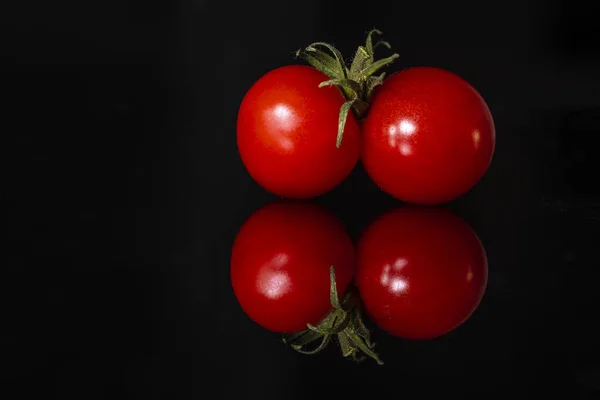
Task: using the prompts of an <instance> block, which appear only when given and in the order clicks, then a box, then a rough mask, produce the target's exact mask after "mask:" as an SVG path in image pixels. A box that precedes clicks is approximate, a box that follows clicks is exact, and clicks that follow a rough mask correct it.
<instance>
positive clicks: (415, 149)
mask: <svg viewBox="0 0 600 400" xmlns="http://www.w3.org/2000/svg"><path fill="white" fill-rule="evenodd" d="M362 133H363V151H362V163H363V165H364V168H365V170H366V171H367V173H368V175H369V176H370V177H371V179H372V180H373V181H374V182H375V183H376V184H377V185H378V186H379V187H380V188H381V189H382V190H383V191H385V192H387V193H388V194H390V195H392V196H393V197H396V198H397V199H400V200H403V201H406V202H409V203H416V204H428V205H434V204H441V203H445V202H448V201H450V200H453V199H455V198H457V197H459V196H461V195H462V194H464V193H466V192H467V191H468V190H470V189H471V188H472V187H473V186H474V185H475V184H476V183H477V182H478V181H479V180H480V179H481V178H482V177H483V175H484V174H485V172H486V171H487V169H488V167H489V165H490V163H491V160H492V156H493V153H494V148H495V142H496V133H495V126H494V121H493V118H492V114H491V112H490V110H489V108H488V106H487V104H486V102H485V101H484V99H483V98H482V97H481V95H480V94H479V93H478V92H477V91H476V90H475V89H474V88H473V87H472V86H471V85H470V84H469V83H468V82H466V81H465V80H464V79H463V78H461V77H459V76H458V75H456V74H454V73H452V72H449V71H446V70H444V69H440V68H433V67H414V68H409V69H406V70H403V71H400V72H397V73H395V74H393V75H391V76H390V77H388V78H387V79H386V80H385V81H384V82H383V84H382V85H381V86H380V87H378V89H377V91H376V93H375V94H374V96H373V100H372V103H371V107H370V109H369V113H368V115H367V117H366V119H365V120H364V124H363V127H362Z"/></svg>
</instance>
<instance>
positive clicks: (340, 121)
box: [335, 99, 356, 149]
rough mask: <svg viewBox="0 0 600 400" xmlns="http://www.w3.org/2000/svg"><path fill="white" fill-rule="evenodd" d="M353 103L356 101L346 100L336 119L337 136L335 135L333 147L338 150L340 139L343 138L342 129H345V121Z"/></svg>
mask: <svg viewBox="0 0 600 400" xmlns="http://www.w3.org/2000/svg"><path fill="white" fill-rule="evenodd" d="M355 102H356V99H354V100H348V101H347V102H345V103H344V104H342V107H341V108H340V116H339V119H338V134H337V139H336V142H335V147H337V148H338V149H339V148H340V147H341V146H342V139H343V138H344V128H345V127H346V120H347V119H348V112H349V111H350V108H352V105H353V104H354V103H355Z"/></svg>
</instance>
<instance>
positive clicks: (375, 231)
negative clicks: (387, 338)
mask: <svg viewBox="0 0 600 400" xmlns="http://www.w3.org/2000/svg"><path fill="white" fill-rule="evenodd" d="M357 251H358V255H357V258H358V261H357V271H356V282H357V286H358V289H359V292H360V295H361V297H362V300H363V303H364V307H365V310H366V312H367V314H368V315H369V316H370V318H371V319H372V320H373V322H374V323H375V324H376V325H377V326H379V327H380V328H381V329H383V330H384V331H386V332H387V333H389V334H391V335H394V336H397V337H401V338H405V339H432V338H435V337H438V336H441V335H443V334H446V333H448V332H449V331H451V330H453V329H455V328H456V327H458V326H459V325H461V324H462V323H463V322H464V321H465V320H466V319H467V318H468V317H469V316H470V315H471V314H472V313H473V311H474V310H475V309H476V308H477V306H478V305H479V303H480V301H481V299H482V297H483V294H484V292H485V288H486V285H487V276H488V267H487V258H486V254H485V250H484V248H483V246H482V245H481V242H480V241H479V239H478V238H477V236H476V234H475V233H474V232H473V230H472V229H471V228H470V227H469V226H468V225H467V223H466V222H464V221H463V220H462V219H460V218H459V217H457V216H456V215H454V214H452V213H450V212H449V211H447V210H445V209H441V208H440V209H437V208H433V209H429V208H419V207H406V208H399V209H395V210H392V211H390V212H388V213H386V214H383V215H382V216H380V217H379V218H377V219H376V220H375V221H374V222H372V223H371V225H370V226H369V227H368V228H367V229H366V230H365V232H364V233H363V235H362V237H361V238H360V240H359V243H358V249H357Z"/></svg>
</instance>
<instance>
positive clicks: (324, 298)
mask: <svg viewBox="0 0 600 400" xmlns="http://www.w3.org/2000/svg"><path fill="white" fill-rule="evenodd" d="M355 263H356V252H355V249H354V244H353V243H352V240H351V239H350V237H349V236H348V234H347V233H346V230H345V228H344V226H343V225H342V224H341V222H340V221H339V220H338V219H337V218H336V217H335V216H333V215H332V214H331V213H330V212H329V211H327V210H325V209H324V208H321V207H320V206H317V205H314V204H311V203H302V202H294V201H278V202H275V203H271V204H268V205H267V206H265V207H263V208H261V209H259V210H258V211H256V212H255V213H254V214H252V215H251V216H250V218H248V220H247V221H246V222H245V223H244V224H243V226H242V227H241V229H240V231H239V232H238V234H237V237H236V239H235V241H234V244H233V249H232V254H231V271H230V272H231V282H232V286H233V291H234V293H235V295H236V297H237V299H238V302H239V303H240V305H241V307H242V309H243V310H244V312H245V313H246V314H247V315H248V316H249V317H250V318H251V319H252V320H253V321H254V322H256V323H257V324H259V325H261V326H262V327H264V328H266V329H269V330H271V331H274V332H281V333H293V332H299V331H302V330H304V329H306V327H307V326H306V324H307V323H311V324H313V325H316V324H317V323H319V322H320V321H321V320H322V319H323V318H324V317H325V316H326V315H327V313H328V312H329V311H330V310H331V303H330V298H329V292H330V279H329V269H330V266H331V265H333V266H334V269H335V273H336V284H337V285H336V287H337V290H338V293H340V296H341V294H343V293H344V292H345V291H346V288H347V287H348V284H349V283H350V281H351V280H352V278H353V276H354V270H355Z"/></svg>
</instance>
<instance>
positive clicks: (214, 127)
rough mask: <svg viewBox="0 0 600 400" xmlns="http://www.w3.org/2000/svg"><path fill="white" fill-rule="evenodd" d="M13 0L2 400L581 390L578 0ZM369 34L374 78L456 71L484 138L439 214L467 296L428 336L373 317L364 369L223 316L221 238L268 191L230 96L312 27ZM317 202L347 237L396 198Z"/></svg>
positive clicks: (584, 288) (592, 180)
mask: <svg viewBox="0 0 600 400" xmlns="http://www.w3.org/2000/svg"><path fill="white" fill-rule="evenodd" d="M33 3H34V4H32V3H30V2H25V3H24V2H13V3H11V4H10V5H7V6H4V7H7V10H6V11H4V12H2V13H0V18H1V19H2V24H3V27H4V28H7V30H8V33H7V34H5V35H3V37H4V38H5V45H4V46H3V54H2V56H3V58H4V59H5V61H7V62H5V63H4V64H5V65H7V66H8V72H7V73H5V74H4V75H3V76H4V79H5V81H6V86H7V87H5V88H4V89H3V97H4V98H5V100H8V106H6V105H5V106H4V109H3V111H4V113H3V114H4V117H3V122H4V125H3V130H2V131H3V133H4V134H5V135H7V136H8V138H9V141H8V143H7V144H4V145H3V148H4V150H5V151H6V154H5V156H4V157H5V160H7V164H6V166H5V176H6V178H5V181H4V182H5V184H4V185H3V197H4V198H5V199H6V200H7V201H8V203H9V207H8V208H7V209H6V216H7V217H6V218H7V221H8V224H7V225H5V226H6V230H7V233H8V236H9V242H8V243H7V244H6V246H7V249H6V250H5V252H6V256H5V260H6V261H5V263H3V268H2V270H3V272H4V274H3V278H2V280H0V282H1V285H2V290H0V292H1V293H2V295H3V302H2V323H1V325H0V326H1V327H2V329H1V333H0V338H1V339H2V345H3V349H5V350H6V352H4V351H3V355H2V364H3V366H4V368H3V370H2V372H3V373H2V381H3V384H2V388H3V392H4V391H5V392H6V393H9V389H11V388H14V389H17V390H18V392H13V393H18V395H17V396H20V397H11V398H21V397H23V398H24V397H25V396H26V395H27V394H28V393H29V392H32V391H36V392H41V393H42V394H44V398H57V399H66V398H78V399H115V398H132V399H133V398H143V399H155V398H156V399H159V398H160V399H198V398H227V399H232V398H238V397H244V398H261V399H300V398H305V397H307V396H313V395H315V394H317V393H325V394H327V395H332V396H333V395H334V390H337V391H338V392H337V393H338V394H337V395H338V396H345V397H346V398H355V397H359V396H360V397H363V398H367V396H368V398H373V399H377V398H384V397H387V396H388V395H391V396H394V397H397V398H407V399H408V398H439V397H440V396H456V397H458V398H464V397H468V396H469V395H474V396H475V397H477V398H484V399H487V398H497V397H499V396H506V395H510V396H511V398H532V397H531V396H535V395H542V394H556V395H561V396H566V397H565V398H570V399H571V398H572V399H588V398H589V399H592V398H598V396H600V359H599V356H600V350H599V347H600V346H599V345H598V338H599V337H600V330H599V328H598V327H599V326H600V325H599V324H598V322H599V321H598V319H599V313H598V306H599V297H600V295H599V293H600V291H599V290H598V281H599V278H600V274H599V271H600V268H599V267H600V262H599V261H598V244H599V240H600V221H599V219H600V190H599V187H600V186H599V184H598V182H599V181H598V176H599V172H600V158H599V157H598V146H599V143H600V139H599V137H600V136H599V135H598V134H599V132H600V79H598V77H597V75H598V73H597V71H599V70H600V44H599V43H600V34H599V33H600V32H599V31H598V24H597V23H596V21H595V18H594V17H593V16H594V15H595V13H594V12H593V10H592V9H591V8H590V9H587V7H594V6H586V5H585V4H584V3H583V2H582V1H569V2H567V1H550V2H548V1H541V0H538V1H528V2H521V1H508V2H507V1H493V2H480V1H479V2H476V1H468V2H435V3H436V4H433V3H431V2H408V1H402V2H394V3H393V4H390V5H388V6H386V5H385V4H383V3H381V4H380V3H370V4H368V6H369V7H368V8H365V9H361V11H360V12H359V13H358V17H356V16H355V14H353V8H352V7H348V6H347V2H341V1H328V2H320V1H316V0H308V1H303V2H295V3H289V2H276V1H263V2H242V3H239V4H233V3H231V4H230V3H226V2H216V1H213V2H208V1H188V2H161V3H159V2H142V1H131V2H121V1H108V2H101V3H89V2H61V3H60V4H57V3H54V2H33ZM373 26H376V27H378V28H380V29H382V30H383V31H384V32H385V33H386V36H385V38H386V39H387V40H389V41H390V42H391V43H392V44H393V45H394V48H395V49H396V50H397V51H398V52H399V53H400V54H401V58H400V59H399V60H397V61H396V62H395V63H394V64H393V66H392V67H391V68H390V71H394V70H397V69H400V68H403V67H406V66H411V65H434V66H438V67H443V68H447V69H449V70H452V71H454V72H456V73H458V74H459V75H461V76H463V77H464V78H465V79H467V80H468V81H470V82H471V83H472V84H473V85H474V86H475V87H476V88H477V89H478V90H479V91H480V93H481V94H482V96H483V97H484V98H485V99H486V101H487V102H488V105H489V107H490V109H491V111H492V114H493V116H494V118H495V124H496V132H497V146H496V153H495V156H494V159H493V161H492V164H491V166H490V169H489V171H488V173H487V174H486V176H485V177H484V178H483V180H482V181H481V182H480V183H479V184H478V185H477V187H476V188H474V189H473V190H472V191H471V192H469V193H468V194H467V195H465V196H464V197H462V198H460V199H458V200H456V201H454V202H452V203H450V204H448V205H447V207H448V208H450V209H451V210H452V211H454V212H455V213H457V214H458V215H460V216H461V217H463V218H464V219H465V220H467V222H468V223H469V224H470V225H471V226H472V227H473V229H474V230H475V231H476V232H477V234H478V236H479V237H480V239H481V241H482V242H483V244H484V246H485V249H486V251H487V255H488V260H489V283H488V288H487V292H486V294H485V296H484V298H483V300H482V303H481V305H480V307H479V309H478V310H477V311H476V312H475V314H473V316H472V317H471V319H470V320H469V321H468V322H467V323H466V324H465V325H464V326H462V327H461V328H460V329H459V330H456V331H454V332H452V333H451V334H449V335H447V336H444V337H442V338H440V339H437V340H434V341H427V342H410V341H403V340H397V339H393V338H391V337H388V336H386V335H384V334H383V333H381V332H378V331H377V333H376V334H375V335H376V336H375V338H376V341H377V342H378V350H379V351H380V352H381V354H382V357H384V359H385V361H386V365H385V366H383V367H380V366H377V365H376V364H375V363H365V364H362V365H359V366H357V365H354V364H352V363H351V362H349V361H346V360H344V359H342V357H340V356H339V354H338V352H337V350H336V349H335V348H334V347H332V348H331V349H329V350H328V351H326V352H325V353H323V354H321V355H319V356H318V357H307V356H303V355H300V354H296V353H295V352H293V351H292V350H290V349H288V348H286V347H285V346H284V345H283V344H282V343H281V341H280V340H279V336H278V335H276V334H271V333H269V332H266V331H264V330H263V329H262V328H260V327H258V326H257V325H255V324H253V323H252V322H251V321H250V320H249V319H248V318H247V317H246V316H245V315H244V314H243V312H242V311H241V309H240V307H239V306H238V304H237V302H236V300H235V297H234V296H233V292H232V290H231V286H230V283H229V271H228V268H229V266H228V263H229V254H230V247H231V243H232V241H233V239H234V237H235V234H236V231H237V229H238V228H239V226H240V225H241V223H242V222H243V221H244V220H245V219H246V218H247V217H248V216H249V215H250V214H251V213H252V212H253V211H254V210H255V209H257V208H258V207H260V206H261V205H263V204H265V203H266V202H268V201H270V200H272V199H273V197H272V196H270V195H269V194H267V193H265V192H264V191H263V190H262V189H260V188H259V187H257V185H256V184H255V183H254V182H253V181H252V180H251V179H250V177H249V176H248V174H247V173H246V172H245V170H244V169H243V166H242V164H241V161H240V159H239V157H238V154H237V150H236V145H235V121H236V112H237V108H238V106H239V103H240V101H241V98H242V96H243V95H244V93H245V91H246V90H247V89H248V88H249V87H250V85H251V84H252V83H253V82H254V80H256V79H257V78H258V77H259V76H260V75H262V74H264V73H265V72H267V71H268V70H269V69H271V68H274V67H277V66H280V65H284V64H287V63H293V62H295V61H294V59H293V52H294V51H295V50H296V49H298V48H300V47H302V46H304V45H307V44H309V43H311V42H314V41H317V40H323V41H328V42H331V43H334V44H335V45H336V46H337V47H338V48H339V49H340V50H341V51H343V53H344V54H347V55H348V57H349V56H350V54H351V51H352V50H353V49H354V48H355V46H356V45H357V44H358V43H361V42H362V41H363V39H364V34H365V32H366V31H367V30H368V29H370V28H372V27H373ZM297 62H299V61H297ZM317 201H318V202H320V203H323V204H325V205H326V206H328V207H330V209H331V210H333V212H334V213H335V214H337V215H338V216H339V217H340V218H342V219H343V221H344V222H345V224H346V225H347V227H348V229H349V232H350V233H351V235H352V237H353V238H356V237H358V235H359V234H360V232H361V231H362V229H364V227H365V226H366V225H367V224H368V223H369V221H370V220H372V218H374V217H376V216H377V215H379V214H380V213H381V212H383V211H384V210H387V209H389V208H390V207H393V206H395V205H397V204H398V202H396V201H395V200H393V199H391V198H389V197H388V196H386V195H384V194H383V193H381V192H379V191H378V190H377V188H376V187H375V186H374V185H373V184H371V183H370V182H369V181H368V179H367V177H366V175H365V173H364V172H363V171H362V170H361V169H360V168H357V170H356V171H355V172H354V173H353V175H352V177H351V179H349V180H348V181H346V182H345V183H344V184H343V185H342V186H340V187H339V188H337V189H336V190H335V191H333V192H331V193H329V194H328V195H326V196H324V197H322V198H320V199H318V200H317ZM344 380H345V382H347V385H344V384H342V383H341V382H344ZM338 398H342V397H338Z"/></svg>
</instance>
